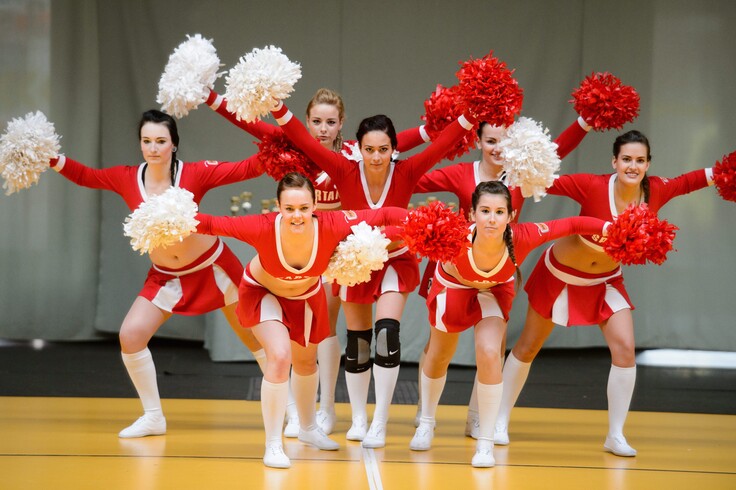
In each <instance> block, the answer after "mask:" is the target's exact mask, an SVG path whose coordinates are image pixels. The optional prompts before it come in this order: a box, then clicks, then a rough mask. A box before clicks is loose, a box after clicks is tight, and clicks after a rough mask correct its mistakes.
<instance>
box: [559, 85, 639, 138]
mask: <svg viewBox="0 0 736 490" xmlns="http://www.w3.org/2000/svg"><path fill="white" fill-rule="evenodd" d="M570 102H571V103H573V104H574V105H575V112H577V113H578V114H580V116H582V118H583V119H585V122H587V123H588V124H589V125H590V126H592V127H593V129H595V130H596V131H606V130H608V129H614V128H616V129H621V128H622V127H623V126H624V124H626V123H628V122H631V121H633V120H634V119H636V117H637V116H638V115H639V94H638V93H637V92H636V90H635V89H634V87H630V86H628V85H624V84H622V83H621V80H619V79H618V78H616V77H615V76H613V75H611V74H610V73H593V74H591V75H590V76H588V77H586V78H585V80H583V82H582V83H581V84H580V87H578V88H576V89H575V90H573V92H572V99H571V100H570Z"/></svg>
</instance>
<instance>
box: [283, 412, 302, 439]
mask: <svg viewBox="0 0 736 490" xmlns="http://www.w3.org/2000/svg"><path fill="white" fill-rule="evenodd" d="M284 437H290V438H294V437H299V417H298V416H294V417H289V418H288V419H286V427H285V428H284Z"/></svg>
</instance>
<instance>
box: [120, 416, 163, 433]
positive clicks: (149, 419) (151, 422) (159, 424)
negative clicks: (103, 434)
mask: <svg viewBox="0 0 736 490" xmlns="http://www.w3.org/2000/svg"><path fill="white" fill-rule="evenodd" d="M163 434H166V417H164V416H163V415H159V416H154V415H149V414H144V415H142V416H141V417H139V418H138V420H136V421H135V422H133V424H131V425H130V426H128V427H126V428H125V429H123V430H121V431H120V433H119V434H118V437H122V438H124V439H127V438H131V437H146V436H160V435H163Z"/></svg>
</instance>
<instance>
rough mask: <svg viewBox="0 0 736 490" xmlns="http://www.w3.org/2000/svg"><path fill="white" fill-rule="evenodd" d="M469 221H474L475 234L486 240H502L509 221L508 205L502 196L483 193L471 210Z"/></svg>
mask: <svg viewBox="0 0 736 490" xmlns="http://www.w3.org/2000/svg"><path fill="white" fill-rule="evenodd" d="M471 219H472V220H473V221H475V229H476V234H477V235H478V236H484V237H487V238H496V239H503V234H504V232H505V231H506V226H508V224H509V222H510V221H511V214H509V203H508V201H507V199H506V196H504V195H502V194H490V193H483V194H481V195H480V197H479V199H478V202H477V204H476V206H475V208H473V211H472V213H471Z"/></svg>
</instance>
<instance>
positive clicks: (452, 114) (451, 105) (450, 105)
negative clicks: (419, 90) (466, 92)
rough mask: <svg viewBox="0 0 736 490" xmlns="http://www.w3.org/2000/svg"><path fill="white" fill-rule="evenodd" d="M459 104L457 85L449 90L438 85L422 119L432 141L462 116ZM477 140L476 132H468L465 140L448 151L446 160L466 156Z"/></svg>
mask: <svg viewBox="0 0 736 490" xmlns="http://www.w3.org/2000/svg"><path fill="white" fill-rule="evenodd" d="M459 102H460V101H459V96H458V87H457V85H454V86H452V87H449V88H447V87H443V86H442V85H437V89H435V91H434V92H432V95H430V96H429V98H428V99H427V100H425V101H424V111H425V112H424V115H423V116H422V119H423V120H424V121H425V122H426V124H425V125H424V128H425V129H426V130H427V134H428V135H429V138H430V139H431V140H432V141H434V140H435V139H437V137H438V136H439V134H440V133H441V132H442V130H443V129H445V128H446V127H447V125H448V124H450V123H451V122H453V121H455V120H456V119H457V118H458V117H460V116H461V115H462V110H461V109H460V106H459ZM476 140H477V138H476V135H475V132H473V131H468V132H467V133H465V136H464V137H463V139H461V140H460V141H458V142H457V143H456V144H455V145H454V146H453V147H452V148H450V149H449V150H448V151H447V153H446V154H445V158H447V159H448V160H452V159H454V158H456V157H459V156H460V155H464V154H465V153H467V152H468V151H469V150H472V149H473V146H474V145H475V141H476Z"/></svg>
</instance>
